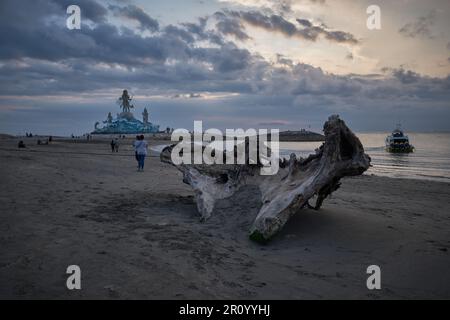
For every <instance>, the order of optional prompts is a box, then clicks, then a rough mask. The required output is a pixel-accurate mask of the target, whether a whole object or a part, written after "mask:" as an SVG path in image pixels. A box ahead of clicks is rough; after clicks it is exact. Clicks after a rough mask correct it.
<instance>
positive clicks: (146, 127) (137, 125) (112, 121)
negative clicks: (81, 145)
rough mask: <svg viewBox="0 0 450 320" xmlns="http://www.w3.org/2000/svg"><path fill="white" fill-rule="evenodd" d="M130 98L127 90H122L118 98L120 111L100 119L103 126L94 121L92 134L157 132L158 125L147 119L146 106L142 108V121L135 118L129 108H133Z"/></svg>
mask: <svg viewBox="0 0 450 320" xmlns="http://www.w3.org/2000/svg"><path fill="white" fill-rule="evenodd" d="M131 100H132V98H131V97H130V96H129V94H128V91H127V90H123V93H122V96H121V97H120V98H119V99H118V102H119V104H120V108H121V109H122V112H121V113H118V114H117V116H116V117H115V118H114V117H113V116H112V114H111V112H109V113H108V116H107V118H106V120H105V121H102V123H103V126H100V122H98V121H97V122H96V123H95V129H94V131H93V132H92V134H138V133H157V132H159V126H158V125H154V124H152V123H151V122H150V121H149V113H148V110H147V108H144V112H143V113H142V121H139V120H137V119H136V118H135V117H134V115H133V113H132V112H131V109H134V105H132V104H131Z"/></svg>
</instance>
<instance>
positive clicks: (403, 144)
mask: <svg viewBox="0 0 450 320" xmlns="http://www.w3.org/2000/svg"><path fill="white" fill-rule="evenodd" d="M386 151H388V152H399V153H410V152H414V147H413V146H412V145H411V144H410V143H409V138H408V136H407V135H405V134H404V133H403V131H402V130H401V128H400V125H398V126H397V128H396V129H395V130H394V131H392V134H391V135H389V136H387V137H386Z"/></svg>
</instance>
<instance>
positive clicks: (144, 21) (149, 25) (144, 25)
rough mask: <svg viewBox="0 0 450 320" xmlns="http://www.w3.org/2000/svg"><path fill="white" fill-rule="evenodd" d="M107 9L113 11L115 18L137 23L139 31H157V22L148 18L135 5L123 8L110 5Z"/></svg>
mask: <svg viewBox="0 0 450 320" xmlns="http://www.w3.org/2000/svg"><path fill="white" fill-rule="evenodd" d="M109 9H110V10H111V11H113V12H114V14H115V15H116V16H119V17H126V18H128V19H131V20H135V21H137V22H138V23H139V25H140V29H141V30H149V31H158V30H159V23H158V21H157V20H155V19H153V18H152V17H150V16H149V15H148V14H147V13H146V12H145V11H144V10H142V9H141V8H139V7H137V6H135V5H132V4H130V5H127V6H125V7H119V6H114V5H110V6H109Z"/></svg>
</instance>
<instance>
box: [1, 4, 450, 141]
mask: <svg viewBox="0 0 450 320" xmlns="http://www.w3.org/2000/svg"><path fill="white" fill-rule="evenodd" d="M72 4H75V5H78V6H79V7H80V9H81V29H79V30H77V29H73V30H70V29H68V28H67V26H66V20H67V18H68V17H69V14H67V12H66V9H67V7H68V6H69V5H72ZM370 5H377V6H378V7H379V8H380V13H381V15H380V22H381V28H380V29H375V30H371V29H369V28H368V27H367V23H366V22H367V19H368V18H369V16H370V15H371V14H368V13H367V8H368V7H369V6H370ZM449 16H450V1H448V0H430V1H423V0H389V1H388V0H378V1H376V0H368V1H366V0H284V1H279V0H183V1H181V0H179V1H175V0H165V1H153V0H148V1H145V0H126V1H118V0H79V1H76V0H28V1H24V0H1V1H0V44H1V45H0V132H1V133H10V134H24V133H25V132H33V133H38V134H52V135H70V134H76V135H81V134H83V133H87V132H90V131H92V130H93V129H94V123H95V122H97V121H100V122H101V121H103V120H105V119H106V116H107V114H108V112H112V113H113V114H115V113H118V112H120V108H119V106H118V105H117V103H116V101H117V98H118V97H119V96H120V95H121V92H122V90H124V89H127V90H128V91H129V92H130V93H131V94H132V96H133V102H134V105H135V110H134V113H135V116H136V118H141V113H142V111H143V109H144V107H147V109H148V110H149V113H150V121H151V122H153V123H155V124H159V125H160V126H161V128H165V127H172V128H186V129H192V127H193V121H194V120H202V121H203V127H204V129H206V128H219V129H221V130H224V129H225V128H268V129H270V128H278V129H280V130H281V131H283V130H298V129H300V128H306V129H311V130H315V131H321V129H322V125H323V123H324V121H326V119H327V118H328V116H329V115H331V114H339V115H340V116H341V118H343V119H344V120H345V121H346V122H347V124H348V125H349V126H350V127H351V128H352V129H353V130H355V131H357V132H371V131H389V130H391V129H393V128H394V127H395V125H396V123H398V122H401V123H402V125H403V127H404V128H405V129H406V130H408V131H422V132H436V131H450V121H449V119H450V35H449V33H448V31H449V30H450V19H448V17H449Z"/></svg>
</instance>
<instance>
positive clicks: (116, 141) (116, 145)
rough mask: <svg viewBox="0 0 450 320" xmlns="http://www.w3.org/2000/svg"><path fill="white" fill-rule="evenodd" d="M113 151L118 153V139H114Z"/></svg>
mask: <svg viewBox="0 0 450 320" xmlns="http://www.w3.org/2000/svg"><path fill="white" fill-rule="evenodd" d="M114 151H116V152H119V139H117V138H115V139H114Z"/></svg>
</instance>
